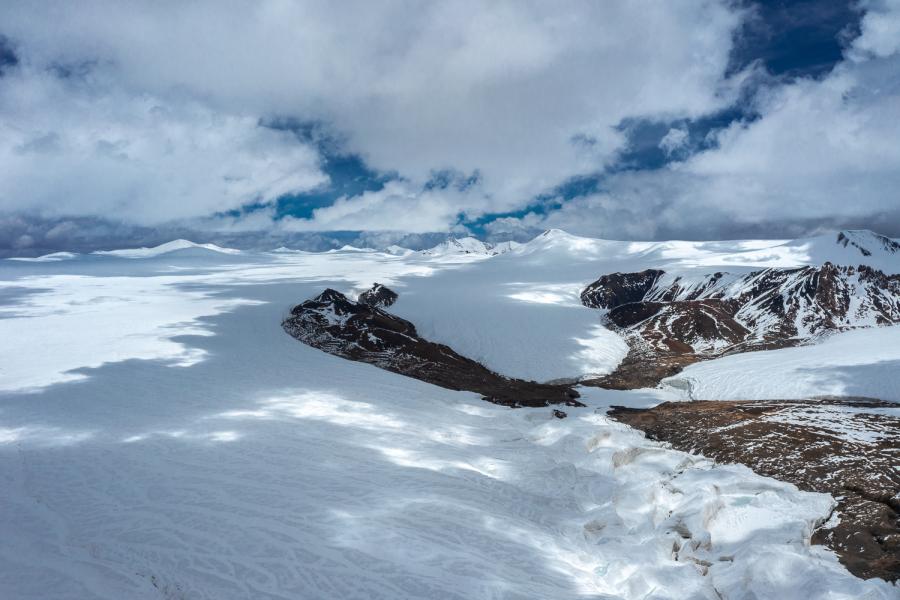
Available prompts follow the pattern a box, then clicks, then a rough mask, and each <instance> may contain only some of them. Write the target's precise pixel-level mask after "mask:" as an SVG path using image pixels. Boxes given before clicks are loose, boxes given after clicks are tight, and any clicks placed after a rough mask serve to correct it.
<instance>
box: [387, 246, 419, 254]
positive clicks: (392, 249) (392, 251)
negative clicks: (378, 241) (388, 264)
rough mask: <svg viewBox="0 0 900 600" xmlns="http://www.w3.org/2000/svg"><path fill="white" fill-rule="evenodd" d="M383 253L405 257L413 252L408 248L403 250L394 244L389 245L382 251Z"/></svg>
mask: <svg viewBox="0 0 900 600" xmlns="http://www.w3.org/2000/svg"><path fill="white" fill-rule="evenodd" d="M384 252H386V253H388V254H393V255H394V256H406V255H407V254H412V253H413V251H412V250H410V249H409V248H404V247H403V246H398V245H396V244H391V245H390V246H388V247H387V248H385V249H384Z"/></svg>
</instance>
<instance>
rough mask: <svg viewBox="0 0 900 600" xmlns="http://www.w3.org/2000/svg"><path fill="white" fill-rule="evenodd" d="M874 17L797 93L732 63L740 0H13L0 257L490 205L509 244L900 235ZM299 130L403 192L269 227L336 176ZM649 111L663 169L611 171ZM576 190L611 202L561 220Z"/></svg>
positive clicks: (462, 220)
mask: <svg viewBox="0 0 900 600" xmlns="http://www.w3.org/2000/svg"><path fill="white" fill-rule="evenodd" d="M861 10H864V11H865V16H864V18H863V20H862V23H861V27H860V35H859V37H857V38H856V39H855V40H853V41H852V43H851V44H850V45H849V46H848V47H847V48H846V51H845V58H844V60H843V61H842V62H841V63H840V64H839V65H838V66H837V67H836V68H835V69H834V70H833V71H832V72H831V73H829V74H827V75H826V76H824V77H819V78H816V79H811V78H808V79H804V78H799V79H793V80H790V81H787V80H782V79H775V78H769V77H767V76H766V74H765V73H764V72H763V71H762V68H761V67H760V66H759V65H753V64H751V65H750V66H749V67H747V68H745V69H744V70H742V71H738V72H734V69H733V68H732V67H733V65H734V61H733V56H732V50H733V48H734V46H735V43H734V37H735V35H736V34H737V33H738V32H739V31H740V30H741V27H742V25H743V24H745V23H746V22H747V20H748V19H750V18H752V16H753V10H752V7H750V6H741V5H737V4H735V3H733V2H730V1H725V0H722V1H715V0H696V1H689V2H677V3H674V2H665V3H657V2H649V1H648V2H642V1H637V2H627V3H610V2H602V3H595V2H586V1H574V0H573V1H571V2H564V3H553V4H548V3H544V2H512V1H509V2H475V1H464V2H452V3H436V2H434V3H432V2H408V1H399V0H398V1H384V2H378V3H372V2H364V1H354V2H341V3H333V2H315V1H297V2H293V1H288V0H263V1H261V2H239V1H236V0H235V1H230V0H229V1H226V2H221V1H218V0H216V1H213V0H198V1H195V2H189V3H186V2H156V3H148V2H138V1H129V0H124V1H116V2H113V1H107V0H86V1H85V2H80V3H78V4H77V5H76V4H73V3H70V2H62V1H56V0H48V1H46V2H39V3H37V2H24V1H23V2H7V3H3V5H2V6H0V35H3V36H5V37H4V38H3V43H2V44H0V50H2V52H0V55H2V56H3V57H6V58H4V63H3V65H2V70H0V214H2V215H5V216H4V219H5V221H3V222H2V223H6V224H7V225H6V231H5V232H3V233H2V234H0V244H3V243H6V244H7V245H8V246H13V245H18V246H19V247H27V246H35V245H36V246H40V247H46V246H48V245H50V244H51V240H52V239H53V235H52V234H51V230H52V229H53V228H55V227H57V226H58V225H61V224H62V223H64V222H68V223H70V224H71V225H68V226H65V227H68V228H69V230H71V228H72V227H75V228H84V227H85V223H100V222H108V223H121V224H123V227H125V228H126V229H127V228H129V227H132V228H133V227H144V226H150V227H159V228H163V229H166V230H172V229H174V228H179V227H190V228H195V229H200V230H206V231H219V232H220V233H221V234H222V235H230V234H232V233H234V232H242V231H243V232H245V231H255V230H258V231H260V232H269V233H272V234H273V235H275V236H276V237H277V235H288V234H291V233H293V232H315V231H337V230H361V231H371V232H379V231H405V232H413V233H426V232H434V231H451V230H458V229H460V227H463V226H464V224H466V223H472V222H473V221H476V220H478V219H482V218H483V217H484V216H485V215H492V214H498V213H507V214H509V215H511V216H507V217H505V218H500V219H496V220H492V221H490V222H489V223H488V224H487V226H486V231H487V233H488V234H491V235H494V236H509V235H526V234H528V233H530V232H533V231H535V230H537V229H541V228H545V227H550V226H554V227H563V228H566V229H570V230H573V231H575V232H579V233H584V234H590V235H601V236H607V237H639V238H652V237H670V236H674V237H731V236H735V235H741V234H742V233H747V232H753V233H757V234H760V235H762V234H766V233H771V234H772V235H778V234H782V232H800V233H803V232H808V231H809V230H810V229H812V228H816V227H828V226H832V225H840V224H844V223H853V224H857V225H859V224H862V225H867V224H868V225H870V226H872V227H878V228H881V229H884V230H886V231H887V232H888V233H900V214H898V213H900V208H898V199H897V196H896V192H895V190H897V189H900V148H898V146H897V144H896V140H897V139H900V129H898V127H900V125H898V124H900V118H898V117H900V114H898V111H900V108H898V107H900V56H898V50H900V42H898V40H900V34H898V31H900V8H898V2H897V0H888V1H885V2H870V3H866V4H864V5H863V6H862V7H861ZM9 57H13V58H12V59H9V60H7V59H8V58H9ZM736 103H743V104H745V105H746V106H745V111H744V112H745V113H747V112H752V113H754V114H755V115H756V116H757V118H755V119H754V120H747V121H736V122H734V123H732V124H731V125H730V126H727V127H724V128H723V129H721V130H718V131H714V132H713V133H712V134H711V135H710V137H709V139H707V140H705V143H704V144H703V146H702V148H695V147H693V146H692V141H691V140H692V139H693V138H692V132H691V131H690V127H691V123H693V122H695V121H696V120H699V119H704V118H707V117H709V116H710V115H715V114H718V113H719V112H721V111H723V110H725V109H728V108H729V107H733V106H734V105H735V104H736ZM284 120H289V121H292V122H297V123H312V124H317V125H318V126H320V127H322V128H325V129H327V130H328V131H329V132H331V135H332V137H333V138H334V139H337V140H339V148H338V151H340V152H343V153H350V154H355V155H359V156H361V157H362V158H363V160H365V162H366V164H367V165H368V166H369V167H370V168H371V169H373V170H376V171H378V172H381V173H391V174H393V175H392V177H393V179H392V180H391V181H389V182H388V183H387V184H386V185H385V186H384V187H383V188H382V189H377V190H369V191H365V192H362V193H360V194H358V195H354V196H349V197H342V198H339V199H338V200H337V201H335V202H334V203H333V204H331V205H329V206H320V207H318V208H316V209H315V210H311V212H310V213H309V214H308V215H302V216H293V217H291V216H289V217H287V218H284V219H280V218H278V219H276V210H275V208H274V202H275V200H276V199H277V198H279V197H281V196H283V195H285V194H293V195H296V194H301V193H304V192H309V191H314V190H319V189H323V187H327V186H328V183H329V182H328V176H327V174H326V172H325V170H324V169H323V164H324V161H325V157H324V156H323V152H326V149H323V147H322V146H321V145H318V144H316V143H315V142H314V141H313V140H310V139H308V138H306V137H304V136H303V135H297V134H296V132H295V131H291V130H285V129H276V128H272V127H269V126H267V125H266V124H267V123H272V122H278V121H284ZM635 120H637V121H644V122H656V123H676V124H677V125H673V126H672V127H671V128H670V129H668V134H666V135H665V136H664V137H663V138H662V139H661V140H660V142H659V148H660V149H661V150H662V151H663V152H664V153H665V156H666V158H667V160H668V161H669V162H668V164H666V166H664V167H663V168H661V169H660V168H653V169H642V170H641V169H639V170H634V169H631V170H628V171H623V170H622V169H620V168H618V166H617V161H618V160H619V158H620V157H621V156H622V155H623V153H625V152H627V151H628V150H629V144H630V140H629V135H628V132H627V131H626V130H624V129H623V128H622V127H621V124H622V123H623V122H625V121H635ZM663 131H666V129H663ZM331 151H334V148H332V149H331ZM436 174H440V175H441V177H442V178H443V184H442V185H434V184H433V183H434V180H435V176H436ZM577 176H592V177H596V178H597V179H598V181H599V185H598V186H597V190H596V191H594V192H592V193H590V194H588V195H575V197H571V198H570V197H566V198H565V199H563V200H560V201H558V202H550V203H549V204H547V202H546V199H547V198H550V197H552V195H553V193H554V190H558V189H560V186H564V184H565V182H566V181H568V180H570V179H571V178H572V177H577ZM539 198H543V199H544V201H543V203H544V205H545V208H543V209H542V210H539V211H534V212H528V209H527V207H529V206H533V205H534V204H535V203H536V202H537V203H541V202H540V201H537V200H536V199H539ZM246 205H252V206H254V207H255V209H254V210H250V211H247V210H236V209H240V208H241V207H243V206H246ZM548 206H549V208H548ZM2 223H0V225H2ZM15 223H17V224H18V225H15V226H13V225H12V224H15ZM23 223H27V226H26V225H23ZM111 228H112V229H114V228H115V226H108V225H107V226H104V227H103V229H104V231H110V230H112V229H111ZM69 233H71V231H70V232H69ZM276 234H277V235H276ZM23 235H24V236H28V237H27V238H22V236H23ZM48 235H49V236H50V237H49V238H48V237H47V236H48ZM78 235H86V233H85V232H84V231H82V232H81V233H79V234H78ZM56 236H57V239H60V240H62V239H71V238H68V237H65V236H61V234H59V233H58V232H57V234H56ZM4 238H5V240H4ZM29 238H30V241H31V243H30V244H29Z"/></svg>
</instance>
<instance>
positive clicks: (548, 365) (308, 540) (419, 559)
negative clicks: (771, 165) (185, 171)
mask: <svg viewBox="0 0 900 600" xmlns="http://www.w3.org/2000/svg"><path fill="white" fill-rule="evenodd" d="M764 246H765V245H764V244H760V243H751V242H739V243H733V244H722V243H706V244H696V243H668V244H631V243H623V242H604V241H598V240H586V239H584V238H575V237H573V236H568V235H566V234H563V233H561V232H551V233H550V234H549V235H546V236H543V237H542V238H539V239H537V240H535V241H534V242H532V243H530V244H526V245H524V246H521V247H518V248H512V249H511V250H510V251H508V252H505V253H504V254H501V255H497V256H490V257H488V256H487V255H479V254H471V253H470V254H454V253H442V254H439V255H427V254H422V253H409V254H396V255H395V254H389V253H381V252H359V251H355V250H350V249H348V250H344V251H337V252H332V253H323V254H310V253H299V252H296V253H294V252H279V253H270V254H249V253H222V252H218V251H216V250H215V249H209V248H202V247H197V246H193V245H192V246H190V247H184V248H181V249H174V250H173V251H158V252H145V253H144V254H143V255H142V256H139V257H138V256H129V255H127V254H126V255H93V256H77V257H71V258H69V259H67V260H61V261H39V262H23V261H3V262H2V264H0V297H2V299H3V303H2V313H0V340H2V343H0V481H2V484H0V507H2V510H0V538H2V540H3V541H2V544H0V597H2V598H7V597H8V598H17V599H18V598H23V599H26V598H78V599H84V598H114V599H121V598H175V599H180V598H215V599H224V598H391V599H394V598H466V599H471V598H577V597H594V598H628V599H631V598H648V599H653V598H656V599H662V598H673V599H674V598H679V599H682V598H697V599H710V600H712V599H717V598H727V599H738V598H740V599H750V598H829V599H838V598H846V599H850V598H870V599H876V598H877V599H881V598H897V597H898V590H897V587H895V586H892V585H889V584H886V583H884V582H882V581H877V580H870V581H861V580H858V579H856V578H854V577H852V576H851V575H850V574H849V573H848V572H847V571H846V570H845V569H844V568H843V567H842V566H841V565H840V564H839V563H838V561H837V559H836V557H835V556H834V555H833V554H832V553H830V552H829V551H827V550H825V549H823V548H821V547H816V546H810V545H809V544H808V538H809V535H810V532H811V530H812V528H813V527H814V526H815V525H816V524H817V523H818V522H820V521H821V520H823V519H825V518H827V517H828V514H829V512H830V509H831V506H832V500H831V498H829V497H828V496H825V495H821V494H811V493H803V492H799V491H797V490H796V488H794V487H793V486H791V485H788V484H784V483H780V482H776V481H773V480H770V479H766V478H762V477H758V476H756V475H754V474H753V473H752V472H750V471H749V470H748V469H746V468H743V467H740V466H717V465H714V464H712V463H711V462H709V461H707V460H705V459H703V458H701V457H696V456H690V455H687V454H684V453H681V452H676V451H672V450H669V449H666V448H664V447H662V446H660V445H658V444H655V443H652V442H650V441H648V440H646V439H645V438H644V437H643V435H642V434H640V433H638V432H636V431H634V430H632V429H630V428H628V427H626V426H624V425H621V424H618V423H615V422H613V421H610V420H609V419H607V418H606V417H605V416H603V412H604V410H605V407H606V406H608V405H609V404H626V405H632V406H647V405H652V404H655V403H656V402H659V401H661V400H663V399H666V398H670V397H674V392H668V391H666V390H644V391H637V392H611V391H604V390H597V389H586V390H583V395H584V396H583V399H584V401H585V403H586V404H587V405H588V406H587V407H586V408H581V409H566V410H567V411H568V412H569V418H567V419H564V420H558V419H555V418H552V416H551V412H550V409H549V408H544V409H508V408H503V407H498V406H493V405H490V404H487V403H485V402H483V401H481V400H480V399H479V398H478V397H477V396H476V395H474V394H470V393H465V392H451V391H448V390H443V389H440V388H436V387H434V386H430V385H428V384H425V383H422V382H419V381H415V380H410V379H407V378H404V377H402V376H399V375H395V374H391V373H387V372H384V371H381V370H379V369H377V368H375V367H372V366H370V365H365V364H361V363H352V362H349V361H345V360H342V359H339V358H336V357H333V356H330V355H328V354H325V353H322V352H320V351H317V350H315V349H312V348H310V347H307V346H305V345H303V344H301V343H299V342H297V341H295V340H294V339H292V338H290V337H289V336H287V335H286V334H284V333H283V331H282V330H281V327H280V321H281V318H282V317H283V316H284V315H285V314H286V312H287V310H288V309H289V308H290V307H291V306H292V305H293V304H295V303H297V302H299V301H301V300H303V299H306V298H308V297H311V296H313V295H315V294H317V293H319V292H320V291H321V290H322V289H323V288H324V287H326V286H330V287H335V288H336V289H339V290H341V291H345V292H352V291H354V290H361V289H363V288H365V287H368V286H369V285H371V283H373V282H375V281H378V282H381V283H384V284H387V285H389V286H391V287H392V288H394V289H395V290H396V291H398V292H399V293H400V300H399V301H398V302H397V304H396V305H394V306H393V307H392V308H391V310H392V311H394V312H396V313H397V314H400V315H401V316H404V317H406V318H410V319H412V320H413V321H414V322H415V323H416V324H417V326H418V327H419V329H420V331H421V333H422V334H423V335H424V336H426V337H429V338H431V339H434V340H436V341H442V342H446V343H449V344H451V345H452V346H453V347H454V348H455V349H456V350H457V351H459V352H461V353H463V354H467V355H469V356H471V357H473V358H478V359H482V360H484V362H485V363H486V364H488V365H489V366H491V367H493V368H495V369H497V370H499V371H501V372H503V373H506V374H509V375H518V376H523V377H529V378H536V379H551V378H576V377H579V376H581V375H584V374H594V373H601V372H606V371H608V370H610V369H612V368H614V367H615V364H616V363H617V361H618V360H619V359H621V357H622V356H623V354H624V344H622V342H621V340H619V339H618V338H617V337H616V336H615V335H614V334H612V333H611V332H609V331H606V330H604V329H603V328H602V327H600V326H599V325H598V319H597V315H596V313H595V312H594V311H591V310H589V309H586V308H583V307H581V306H580V303H579V302H578V293H579V291H580V290H581V289H582V288H583V287H584V285H585V284H587V283H589V282H590V281H592V280H594V279H596V277H597V276H599V275H600V274H602V273H605V272H610V271H616V270H619V271H625V270H635V269H643V268H647V267H658V266H661V265H665V267H666V268H668V269H670V270H671V269H677V268H683V269H690V268H693V267H694V265H695V264H696V263H698V262H699V263H703V265H704V268H706V265H708V264H715V263H716V262H717V261H716V259H715V257H716V256H719V257H720V258H719V259H718V264H741V265H743V266H748V265H750V263H753V264H757V263H759V262H760V261H763V258H761V257H760V254H759V253H761V252H769V254H770V255H772V256H776V258H774V259H772V258H769V259H768V260H790V259H786V258H785V253H784V252H781V253H779V251H778V250H777V247H775V249H774V250H773V249H772V248H768V247H764ZM150 250H153V249H150ZM745 254H746V255H751V254H752V255H753V257H748V256H744V259H746V260H744V262H741V258H740V257H741V256H743V255H745ZM729 261H731V262H729ZM754 261H755V262H754ZM763 262H764V261H763ZM876 331H877V332H878V333H879V334H880V333H881V332H885V331H891V330H887V329H884V330H876ZM829 341H830V340H829ZM822 347H824V346H822ZM812 348H815V347H811V348H810V349H806V348H804V349H797V350H798V351H801V352H803V351H807V350H811V349H812ZM876 355H877V352H872V351H871V349H870V351H869V352H868V354H866V355H865V356H870V357H875V358H871V361H872V362H873V364H877V356H876ZM735 358H740V357H735ZM726 360H729V359H721V361H726ZM716 362H720V361H716ZM708 364H710V365H712V364H714V363H712V362H711V363H708ZM701 366H706V365H701ZM768 376H769V375H768V374H759V375H758V379H757V381H759V380H762V379H763V378H766V377H768ZM701 379H702V378H701ZM750 379H752V378H750ZM748 385H749V384H748ZM813 387H814V386H813Z"/></svg>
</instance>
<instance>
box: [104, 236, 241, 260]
mask: <svg viewBox="0 0 900 600" xmlns="http://www.w3.org/2000/svg"><path fill="white" fill-rule="evenodd" d="M185 251H193V252H203V251H209V252H218V253H221V254H238V253H240V250H235V249H234V248H222V247H221V246H216V245H215V244H195V243H194V242H191V241H188V240H173V241H171V242H166V243H165V244H160V245H159V246H154V247H153V248H127V249H124V250H97V251H96V252H94V254H97V255H101V256H117V257H120V258H153V257H156V256H161V255H163V254H168V253H170V252H185Z"/></svg>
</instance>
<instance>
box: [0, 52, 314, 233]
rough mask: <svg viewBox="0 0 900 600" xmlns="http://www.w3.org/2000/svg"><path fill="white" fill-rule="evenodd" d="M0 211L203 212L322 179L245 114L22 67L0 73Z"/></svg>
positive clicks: (153, 219)
mask: <svg viewBox="0 0 900 600" xmlns="http://www.w3.org/2000/svg"><path fill="white" fill-rule="evenodd" d="M0 116H2V118H0V211H4V212H23V211H27V212H30V213H35V214H40V215H44V216H67V215H100V216H116V217H119V218H122V219H124V220H126V221H129V222H133V223H138V224H154V223H161V222H166V221H170V220H178V219H186V218H191V217H201V216H206V215H209V214H211V213H214V212H217V211H225V210H229V209H233V208H237V207H239V206H241V205H242V204H245V203H248V202H252V201H266V200H273V199H275V198H277V197H279V196H281V195H283V194H286V193H291V192H298V191H305V190H309V189H312V188H314V187H315V186H317V185H321V184H323V183H324V182H325V181H326V177H325V176H324V174H323V173H322V172H321V171H320V170H319V167H318V160H319V159H318V155H317V153H316V151H315V150H314V149H312V148H310V147H308V146H305V145H304V144H301V143H300V142H299V141H298V140H297V139H296V137H295V136H293V135H292V134H290V133H288V132H283V131H275V130H272V129H269V128H265V127H260V126H259V125H258V122H257V121H258V119H257V118H255V117H253V116H249V115H238V114H231V113H221V112H217V111H215V110H213V109H210V108H209V107H207V106H205V105H203V104H199V103H197V102H192V101H181V100H178V101H176V100H172V99H162V98H159V97H156V96H151V95H148V94H141V95H134V94H129V93H125V92H123V91H122V90H120V89H118V88H116V87H115V86H114V85H110V84H108V83H107V82H97V81H94V80H93V78H92V77H90V76H89V77H88V78H87V79H81V78H77V79H76V78H61V77H59V76H57V75H55V74H53V73H52V72H50V71H46V70H43V71H35V70H34V69H32V68H30V67H23V68H22V69H20V70H19V71H17V72H16V73H11V74H9V75H7V76H6V77H4V78H3V80H2V82H0Z"/></svg>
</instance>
